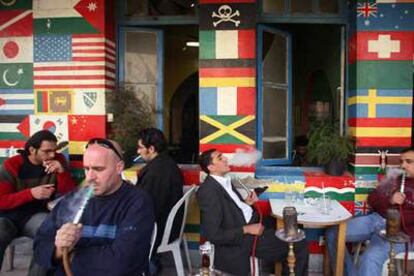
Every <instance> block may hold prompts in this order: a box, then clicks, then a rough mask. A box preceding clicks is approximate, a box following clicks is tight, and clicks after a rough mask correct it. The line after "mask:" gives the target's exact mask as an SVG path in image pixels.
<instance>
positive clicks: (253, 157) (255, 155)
mask: <svg viewBox="0 0 414 276" xmlns="http://www.w3.org/2000/svg"><path fill="white" fill-rule="evenodd" d="M261 157H262V153H261V152H260V151H258V150H252V151H246V150H243V149H236V152H235V153H234V155H233V157H232V158H231V159H230V160H229V165H231V166H236V167H247V166H251V165H253V164H255V163H256V162H257V161H258V160H259V159H260V158H261Z"/></svg>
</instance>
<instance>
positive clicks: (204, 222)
mask: <svg viewBox="0 0 414 276" xmlns="http://www.w3.org/2000/svg"><path fill="white" fill-rule="evenodd" d="M199 164H200V166H201V169H202V170H203V171H205V172H206V173H207V174H208V175H207V178H206V179H205V181H204V182H203V183H202V184H201V186H200V188H199V189H198V192H197V200H198V203H199V206H200V209H201V227H202V229H203V233H204V234H205V235H206V237H207V239H208V240H209V241H210V242H211V243H213V244H214V245H215V253H214V254H215V257H214V265H215V267H216V268H217V269H219V270H222V271H225V272H227V273H231V274H234V275H238V276H239V275H248V274H249V271H250V265H249V257H250V256H251V255H252V253H253V250H255V252H254V253H255V256H256V257H258V258H260V259H264V260H267V261H274V262H276V261H283V263H284V268H283V274H284V275H287V273H288V271H287V266H286V257H287V254H288V244H287V243H285V242H283V241H281V240H279V239H278V238H277V237H276V236H275V229H271V228H266V227H265V226H264V225H263V224H262V223H260V220H259V215H258V214H257V212H256V210H255V209H253V208H252V207H253V205H254V203H256V202H257V201H258V198H257V195H256V194H255V193H254V192H253V191H252V192H251V193H250V194H249V195H248V196H247V197H246V198H245V199H242V197H241V195H240V194H239V193H238V192H237V190H236V189H235V188H234V187H233V185H232V183H231V179H230V177H226V175H227V173H228V172H230V167H229V164H228V162H227V158H226V157H225V156H224V155H223V154H222V153H221V152H220V151H218V150H216V149H210V150H207V151H205V152H203V153H202V154H201V155H200V157H199ZM255 237H257V242H256V245H255V248H254V239H255ZM295 255H296V266H295V274H296V275H301V276H302V275H307V267H308V250H307V245H306V242H305V241H302V242H299V243H296V244H295Z"/></svg>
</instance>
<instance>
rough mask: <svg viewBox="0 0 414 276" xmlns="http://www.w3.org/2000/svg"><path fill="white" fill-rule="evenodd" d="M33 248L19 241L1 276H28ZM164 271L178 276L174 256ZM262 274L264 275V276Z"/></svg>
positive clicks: (163, 275)
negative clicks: (11, 265) (10, 265)
mask: <svg viewBox="0 0 414 276" xmlns="http://www.w3.org/2000/svg"><path fill="white" fill-rule="evenodd" d="M31 248H32V243H31V241H30V240H26V239H22V240H19V242H18V244H17V245H16V251H15V257H14V269H13V270H12V271H5V269H6V267H5V265H6V260H4V263H3V267H2V271H1V272H0V276H26V275H27V269H28V267H29V263H30V259H31ZM191 259H192V262H193V267H198V265H199V263H200V259H199V256H198V255H197V254H194V255H193V256H192V258H191ZM161 262H162V264H163V270H162V271H161V273H160V276H173V275H176V272H175V267H174V261H173V259H172V256H169V255H168V254H164V255H163V258H162V261H161ZM263 274H264V275H269V274H268V273H263ZM263 274H262V275H263ZM320 275H322V274H319V273H311V274H309V276H320Z"/></svg>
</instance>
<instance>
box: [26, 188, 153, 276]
mask: <svg viewBox="0 0 414 276" xmlns="http://www.w3.org/2000/svg"><path fill="white" fill-rule="evenodd" d="M73 199H74V193H71V194H69V195H68V196H67V197H65V199H63V200H62V201H61V202H60V203H59V204H58V205H57V206H56V207H55V208H54V209H53V212H52V213H51V215H49V216H48V218H47V219H46V220H45V222H44V223H43V224H42V226H41V227H40V229H39V231H38V233H37V235H36V237H35V240H34V245H33V246H34V258H35V260H36V262H38V263H39V264H40V265H42V266H44V267H47V268H48V269H54V270H55V275H65V274H64V272H63V266H62V262H60V261H54V260H53V256H54V250H55V245H54V241H55V236H56V232H57V230H58V229H59V228H60V227H61V226H62V225H63V224H64V223H66V222H67V221H68V218H70V217H71V216H72V214H73V213H74V212H76V208H72V209H75V210H70V209H71V208H70V206H71V205H72V202H73ZM68 203H70V204H68ZM152 206H153V204H152V202H151V199H150V197H149V196H148V195H147V194H146V193H145V192H144V191H142V190H141V189H137V188H135V187H134V186H132V185H130V184H128V183H126V182H124V183H123V184H122V186H121V187H120V188H119V190H117V191H116V192H115V193H113V194H111V195H108V196H105V197H93V198H91V199H90V200H89V202H88V205H87V206H86V209H85V212H84V214H83V216H82V219H81V223H82V225H83V231H82V237H81V239H80V240H79V241H78V243H77V244H76V246H75V248H74V251H73V252H74V256H73V259H72V263H71V268H72V272H73V274H74V275H75V276H82V275H85V276H86V275H108V276H117V275H119V276H121V275H128V276H133V275H142V273H143V272H146V271H147V269H148V255H149V249H150V240H151V234H152V230H153V226H154V211H153V207H152ZM68 207H69V208H68ZM68 212H69V213H68ZM71 213H72V214H71ZM69 221H70V220H69Z"/></svg>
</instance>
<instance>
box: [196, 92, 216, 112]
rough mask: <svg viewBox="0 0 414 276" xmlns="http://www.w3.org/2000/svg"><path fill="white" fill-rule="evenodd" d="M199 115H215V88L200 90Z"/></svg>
mask: <svg viewBox="0 0 414 276" xmlns="http://www.w3.org/2000/svg"><path fill="white" fill-rule="evenodd" d="M199 97H200V114H203V115H217V88H214V87H205V88H200V96H199Z"/></svg>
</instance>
